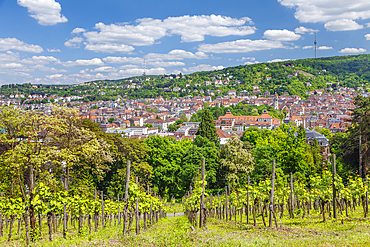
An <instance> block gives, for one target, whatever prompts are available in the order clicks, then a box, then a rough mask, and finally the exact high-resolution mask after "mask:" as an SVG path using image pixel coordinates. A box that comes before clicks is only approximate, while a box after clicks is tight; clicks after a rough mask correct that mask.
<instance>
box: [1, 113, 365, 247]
mask: <svg viewBox="0 0 370 247" xmlns="http://www.w3.org/2000/svg"><path fill="white" fill-rule="evenodd" d="M364 112H368V111H364ZM76 114H77V111H75V110H74V109H68V108H59V107H55V108H54V109H53V112H52V113H50V114H40V113H38V112H35V111H32V110H18V109H13V108H9V107H2V108H0V141H1V142H0V144H1V145H0V177H1V178H2V179H1V182H0V245H2V246H3V245H4V246H24V245H27V246H62V245H63V246H80V245H81V246H91V245H94V246H95V245H96V246H172V245H175V246H179V245H180V246H194V245H196V246H204V245H210V246H235V245H246V246H250V245H252V246H260V245H268V246H269V245H276V246H287V245H288V246H291V245H299V246H305V245H306V246H310V245H315V244H318V245H327V244H326V241H329V244H330V245H345V246H348V245H351V246H352V245H361V246H366V245H368V244H370V234H369V233H370V229H369V223H370V222H369V195H368V193H369V181H368V180H369V177H368V176H365V174H367V168H368V167H367V165H366V164H367V163H368V149H366V148H367V146H366V145H367V144H366V145H365V143H367V139H366V138H364V136H365V134H367V132H366V125H364V128H363V129H360V132H356V128H357V126H360V124H362V123H363V121H362V120H361V121H360V122H359V123H358V124H354V127H353V128H352V129H351V133H350V134H348V136H347V137H346V138H348V140H350V141H352V142H348V143H349V144H351V143H354V145H356V147H360V150H363V151H361V152H360V158H361V160H362V158H363V160H364V162H363V166H362V164H361V166H359V167H358V168H359V169H358V170H357V169H356V171H355V172H354V171H353V170H352V171H351V170H350V169H348V170H347V172H344V170H343V157H338V160H336V154H332V155H331V158H330V159H331V160H327V159H323V158H322V157H321V158H320V157H319V156H320V150H319V149H316V148H315V146H310V145H309V144H307V143H306V139H305V136H306V135H305V130H304V129H303V128H297V127H294V126H288V125H282V126H281V127H280V128H278V129H276V130H274V131H269V132H268V133H267V132H266V133H265V132H258V131H253V130H252V131H250V132H248V130H246V132H248V133H247V134H248V135H244V137H245V138H244V140H242V138H239V137H237V136H232V137H231V138H230V140H229V141H228V142H227V143H226V144H224V145H223V146H220V145H219V143H218V137H217V133H216V130H215V128H214V126H213V129H210V128H209V126H211V125H212V123H213V120H212V118H211V117H210V114H209V112H208V113H207V114H203V116H202V120H201V124H200V128H199V129H200V131H199V132H198V134H197V137H196V138H195V139H194V141H193V142H192V141H190V140H181V141H178V140H175V139H174V138H169V137H159V136H155V137H150V138H148V139H146V140H144V141H142V140H136V139H130V138H126V137H122V136H120V135H117V134H106V133H103V132H102V131H101V130H100V128H99V127H98V126H96V125H95V124H94V123H92V122H91V121H85V120H83V119H81V118H79V117H76ZM359 115H361V114H359ZM361 116H362V115H361ZM211 127H212V126H211ZM246 132H245V133H246ZM358 133H361V135H357V134H358ZM356 135H357V136H356ZM361 136H362V139H361ZM358 137H360V139H356V138H358ZM362 140H363V141H364V142H362V144H361V141H362ZM272 144H273V145H272ZM359 144H360V145H363V147H362V148H361V146H359ZM267 145H271V146H270V147H268V148H266V147H267ZM337 146H338V147H339V144H338V145H337ZM348 147H349V148H353V146H348ZM257 148H258V149H257ZM266 150H267V151H268V152H265V151H266ZM338 150H339V149H338ZM353 150H354V151H353ZM353 150H352V153H354V154H356V155H358V151H357V152H356V150H355V149H353ZM270 151H271V152H270ZM337 166H338V167H339V169H338V171H339V172H338V173H339V174H338V173H337ZM357 171H358V174H359V175H357Z"/></svg>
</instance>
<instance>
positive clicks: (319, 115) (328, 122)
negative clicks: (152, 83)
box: [0, 81, 367, 141]
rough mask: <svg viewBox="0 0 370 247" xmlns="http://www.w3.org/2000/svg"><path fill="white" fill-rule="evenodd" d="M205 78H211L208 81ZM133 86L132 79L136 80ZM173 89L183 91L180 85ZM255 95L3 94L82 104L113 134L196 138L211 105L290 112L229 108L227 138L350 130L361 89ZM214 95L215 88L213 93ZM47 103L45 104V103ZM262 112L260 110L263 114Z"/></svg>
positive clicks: (42, 107)
mask: <svg viewBox="0 0 370 247" xmlns="http://www.w3.org/2000/svg"><path fill="white" fill-rule="evenodd" d="M204 83H207V81H206V82H204ZM130 85H131V84H130ZM172 90H177V89H176V87H174V88H173V89H172ZM255 90H258V86H255V87H254V92H253V94H251V95H249V93H248V92H246V91H240V92H239V93H238V94H237V92H236V90H228V91H227V94H226V95H223V96H194V97H193V96H192V95H187V96H184V97H178V98H177V97H171V98H164V97H162V96H159V97H156V98H145V99H130V98H128V97H126V96H125V95H124V96H122V97H121V96H117V97H116V100H110V101H91V102H85V101H84V100H83V99H84V97H85V96H84V95H81V96H66V97H61V96H56V95H52V96H47V95H44V96H43V95H36V94H33V95H23V94H19V95H18V94H15V95H14V94H10V95H8V96H7V97H6V96H5V95H0V98H1V99H0V104H1V105H14V106H15V107H20V108H26V107H29V108H31V109H34V110H36V111H41V112H45V113H50V112H51V110H52V106H53V103H52V102H54V103H58V104H59V105H61V106H68V107H73V108H77V109H78V111H79V116H80V117H81V118H86V119H90V120H91V121H92V122H95V123H97V124H99V125H100V128H101V129H102V130H103V131H105V132H109V133H121V134H122V135H125V136H128V137H130V138H147V137H148V136H151V135H160V136H170V137H174V138H176V139H183V138H189V139H192V138H194V137H195V133H196V132H197V129H198V125H199V122H190V119H191V117H192V115H193V114H196V113H197V112H198V111H199V110H201V109H204V108H205V107H221V106H223V107H233V106H236V105H238V104H244V105H254V106H261V105H266V106H272V107H273V108H274V109H275V110H280V111H282V112H284V114H285V117H284V118H283V119H278V118H273V117H272V116H270V115H269V113H268V111H266V112H263V113H262V114H261V115H259V116H255V115H256V114H254V116H234V115H232V113H230V112H228V113H227V114H226V115H224V116H220V117H219V118H218V119H217V120H215V121H214V122H215V125H216V128H217V129H218V133H219V136H220V138H221V139H222V140H224V141H225V138H226V140H227V139H228V138H230V136H231V135H232V134H233V133H235V134H237V135H241V134H242V132H243V130H245V129H246V128H248V127H252V126H254V127H257V128H267V129H275V128H277V127H279V126H280V125H281V124H282V123H285V124H289V123H294V124H295V125H296V126H300V125H303V127H304V128H307V129H314V128H315V127H320V128H326V129H329V130H330V132H331V133H333V134H334V133H337V132H344V131H345V130H346V129H347V124H348V120H349V119H350V114H351V113H350V112H351V110H352V109H354V107H355V106H354V104H353V100H354V98H355V97H356V96H357V95H359V94H361V95H365V96H366V95H367V93H360V92H358V91H355V90H354V89H353V88H348V87H340V86H338V87H337V88H336V89H335V90H333V89H332V88H327V89H318V90H314V91H308V92H306V94H307V95H308V98H307V99H302V98H301V97H300V96H297V95H282V96H278V95H277V94H275V95H270V93H269V92H267V93H264V94H262V93H261V92H260V90H258V91H259V92H257V94H256V92H255ZM211 95H212V92H211ZM24 98H26V99H27V100H26V101H24V100H23V102H27V101H30V100H38V101H39V102H41V103H39V104H22V100H21V99H24ZM42 102H45V103H42ZM257 115H258V114H257ZM181 116H183V119H186V121H182V123H181V124H180V127H179V128H178V129H177V130H175V131H173V130H172V131H171V129H169V126H170V125H173V124H175V123H176V121H179V120H180V117H181Z"/></svg>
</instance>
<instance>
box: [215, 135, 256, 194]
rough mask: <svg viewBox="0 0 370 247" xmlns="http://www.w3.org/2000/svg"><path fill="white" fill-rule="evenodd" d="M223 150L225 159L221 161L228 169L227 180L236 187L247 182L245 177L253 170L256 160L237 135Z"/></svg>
mask: <svg viewBox="0 0 370 247" xmlns="http://www.w3.org/2000/svg"><path fill="white" fill-rule="evenodd" d="M223 149H224V157H223V158H222V159H221V164H222V165H223V166H224V167H225V168H226V169H227V175H226V180H227V182H228V183H230V185H231V186H232V187H235V186H236V185H239V184H240V183H241V181H245V176H246V175H247V174H248V173H250V172H251V171H252V170H253V168H254V163H255V162H254V158H253V156H252V154H251V153H250V152H249V151H248V150H247V149H245V148H244V143H243V142H242V141H241V140H240V139H239V137H237V136H235V135H234V136H232V137H231V139H230V140H229V141H228V142H227V143H226V144H225V145H224V146H223Z"/></svg>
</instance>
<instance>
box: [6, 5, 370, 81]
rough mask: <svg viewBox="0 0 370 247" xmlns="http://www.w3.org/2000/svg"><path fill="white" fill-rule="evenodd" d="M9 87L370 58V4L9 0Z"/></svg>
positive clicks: (7, 28)
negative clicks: (296, 61)
mask: <svg viewBox="0 0 370 247" xmlns="http://www.w3.org/2000/svg"><path fill="white" fill-rule="evenodd" d="M0 22H1V23H3V24H2V25H1V28H0V84H10V83H33V84H41V83H42V84H74V83H80V82H84V81H92V80H100V79H120V78H125V77H129V76H134V75H141V74H142V73H143V70H144V68H143V67H144V66H143V62H144V59H145V65H146V73H147V74H169V73H179V72H182V73H184V74H189V73H192V72H195V71H202V70H214V69H221V68H224V67H230V66H237V65H242V64H253V63H258V62H269V61H281V60H284V59H300V58H310V57H313V56H314V49H313V41H314V32H315V31H316V32H317V41H318V51H317V55H318V57H327V56H338V55H351V54H361V53H368V51H370V47H369V45H370V1H369V0H309V1H308V0H258V1H255V0H243V1H242V0H238V1H236V0H229V1H218V0H213V1H208V0H207V1H193V0H188V1H178V0H171V1H168V0H165V1H163V0H162V1H153V0H136V1H123V0H105V1H101V0H99V1H97V0H89V1H81V0H80V1H71V0H69V1H67V0H17V1H15V0H0Z"/></svg>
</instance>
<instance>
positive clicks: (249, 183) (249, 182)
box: [247, 176, 251, 224]
mask: <svg viewBox="0 0 370 247" xmlns="http://www.w3.org/2000/svg"><path fill="white" fill-rule="evenodd" d="M250 185H251V181H250V177H249V176H248V189H247V224H249V186H250Z"/></svg>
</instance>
